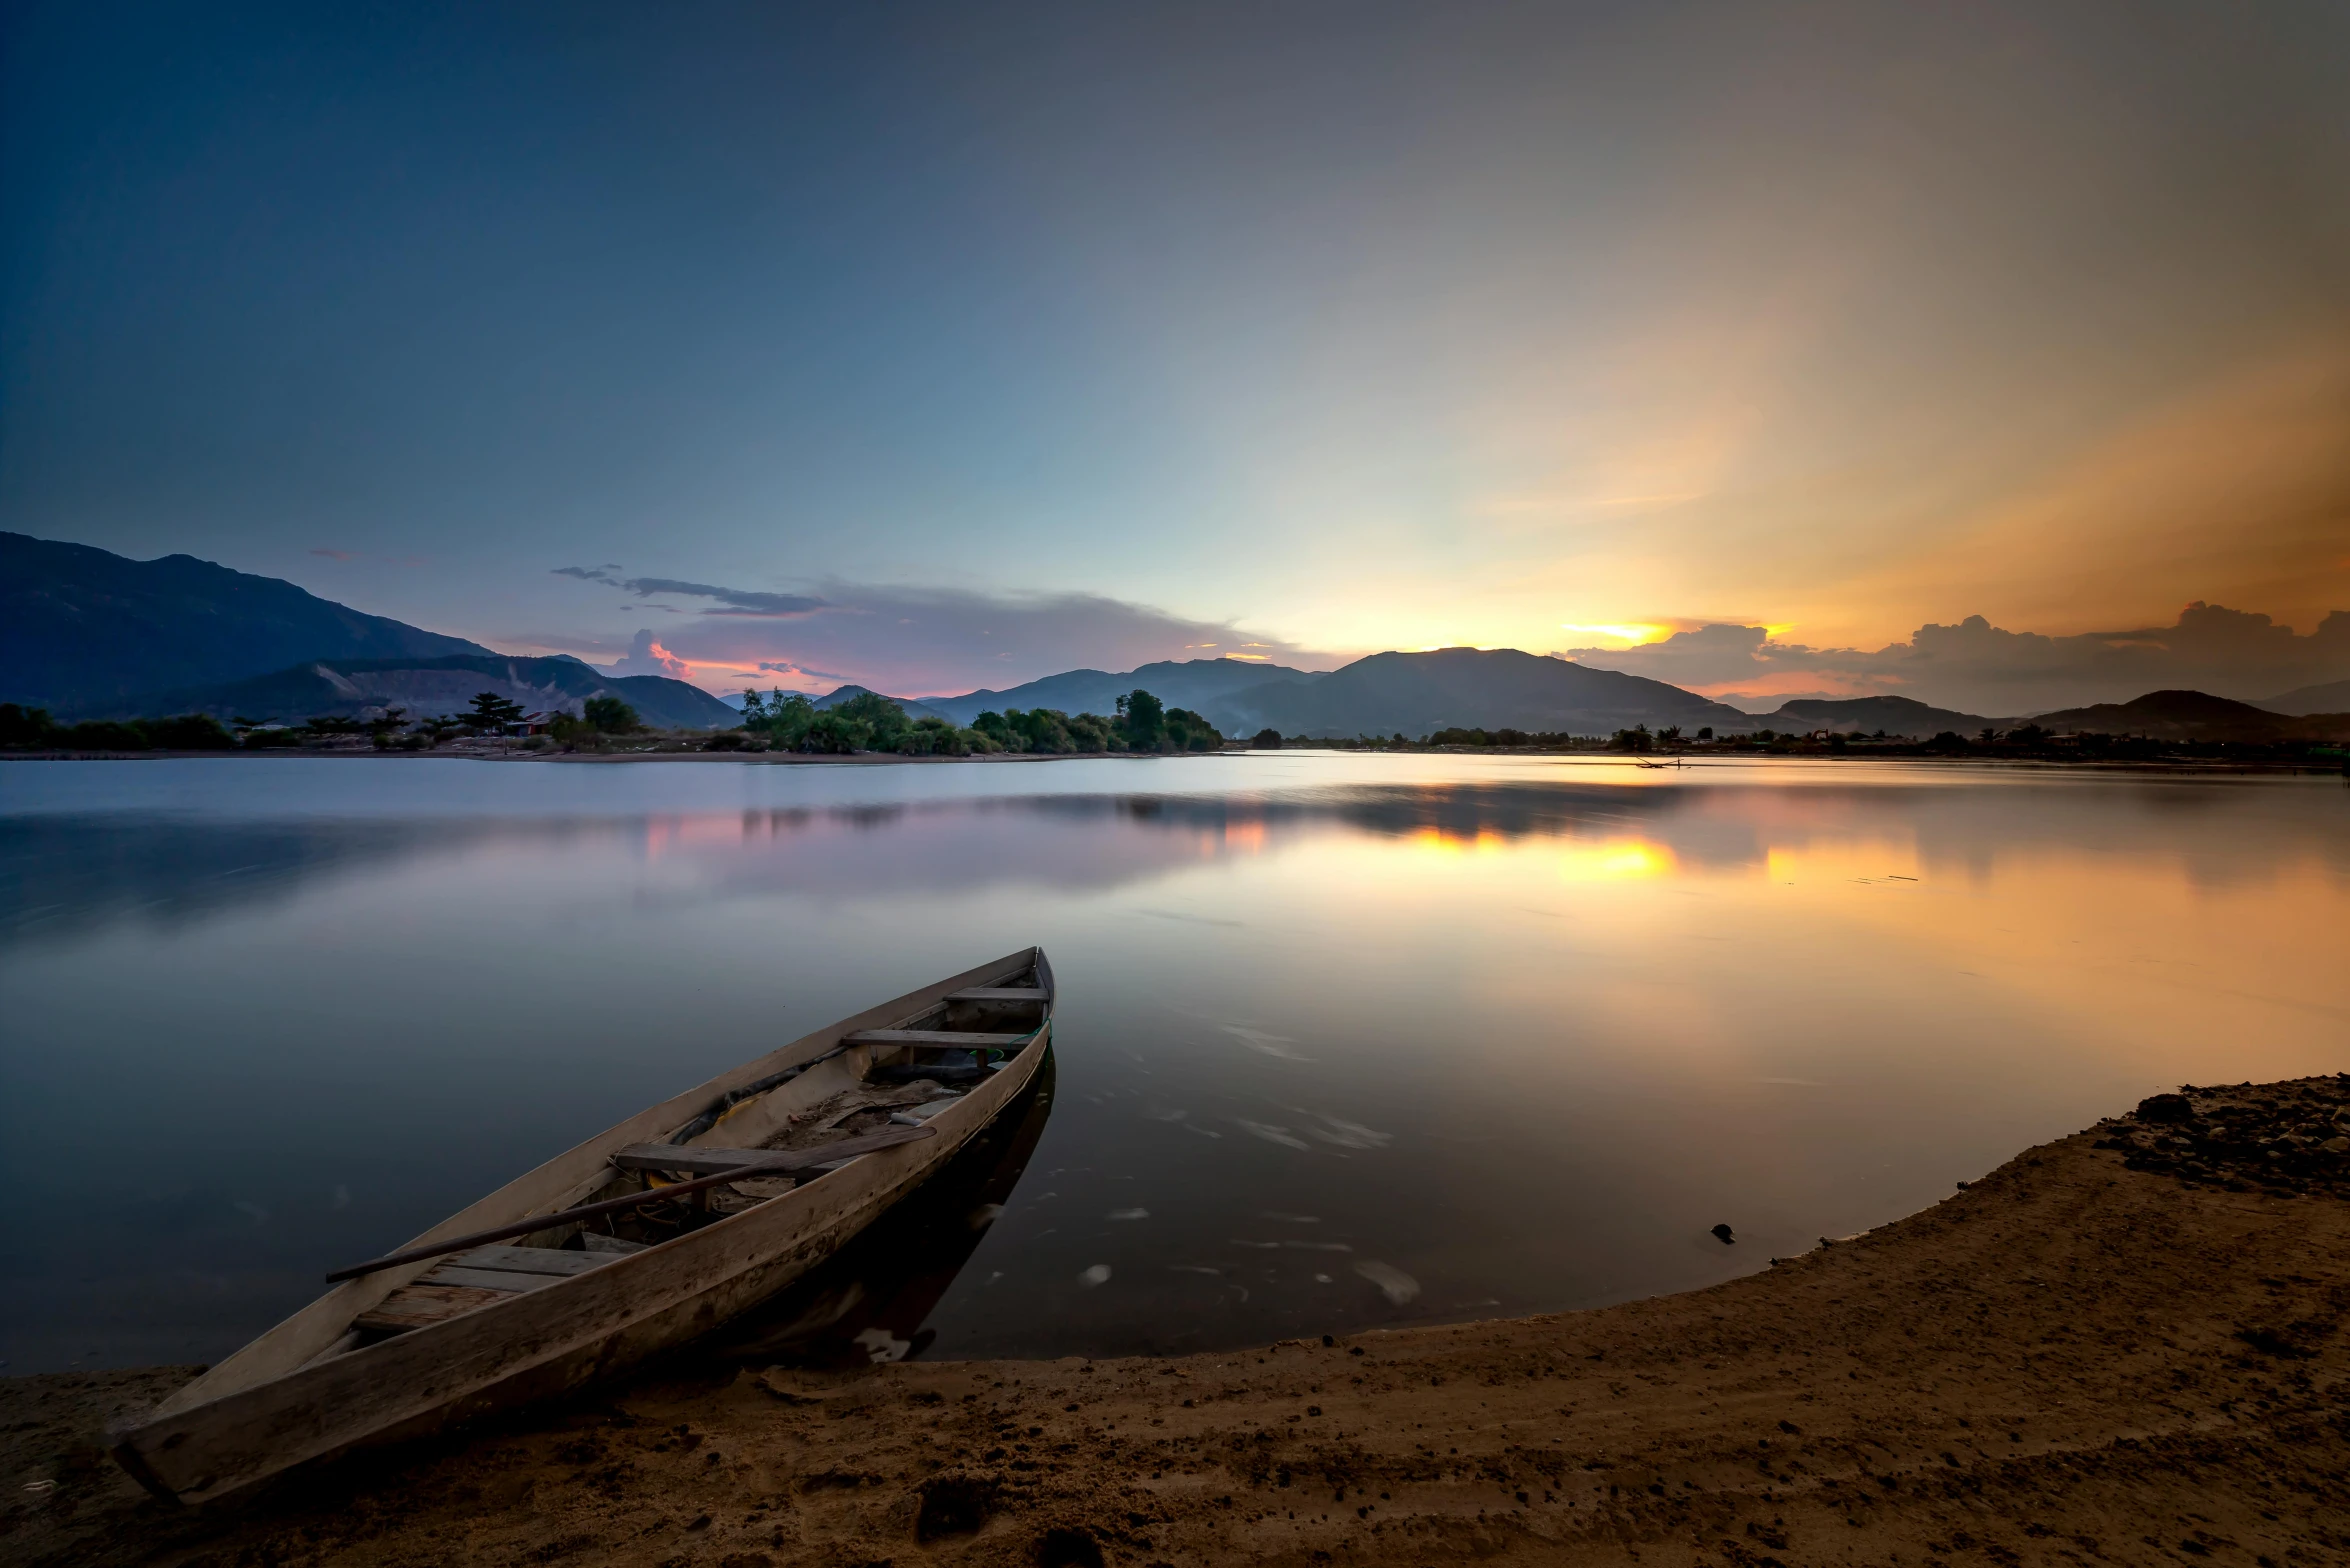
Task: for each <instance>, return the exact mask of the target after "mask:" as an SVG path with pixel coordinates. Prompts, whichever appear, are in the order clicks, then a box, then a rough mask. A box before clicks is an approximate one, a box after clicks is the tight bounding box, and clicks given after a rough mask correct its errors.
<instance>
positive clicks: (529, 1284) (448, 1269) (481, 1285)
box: [416, 1263, 571, 1296]
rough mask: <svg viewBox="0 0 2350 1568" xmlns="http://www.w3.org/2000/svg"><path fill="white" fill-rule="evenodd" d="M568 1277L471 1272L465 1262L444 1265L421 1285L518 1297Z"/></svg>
mask: <svg viewBox="0 0 2350 1568" xmlns="http://www.w3.org/2000/svg"><path fill="white" fill-rule="evenodd" d="M570 1277H571V1276H570V1275H568V1274H518V1273H515V1272H514V1271H513V1270H511V1269H469V1268H467V1267H465V1266H464V1265H463V1264H462V1263H444V1264H442V1265H441V1266H440V1267H439V1268H437V1269H434V1270H433V1271H432V1272H431V1273H429V1274H427V1275H425V1276H424V1277H423V1278H422V1279H419V1280H418V1281H417V1282H416V1283H417V1284H419V1285H471V1286H473V1287H474V1288H475V1289H477V1290H495V1291H502V1292H504V1293H505V1294H507V1295H509V1296H519V1295H521V1294H522V1293H523V1292H524V1291H529V1290H543V1289H544V1288H546V1287H547V1286H549V1285H560V1284H562V1283H563V1282H564V1281H565V1280H566V1279H569V1278H570Z"/></svg>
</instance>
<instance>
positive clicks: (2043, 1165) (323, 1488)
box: [0, 1078, 2350, 1568]
mask: <svg viewBox="0 0 2350 1568" xmlns="http://www.w3.org/2000/svg"><path fill="white" fill-rule="evenodd" d="M2346 1095H2350V1080H2344V1079H2334V1078H2327V1079H2320V1080H2308V1081H2304V1082H2302V1083H2299V1084H2293V1085H2269V1086H2263V1087H2259V1088H2251V1087H2246V1088H2239V1089H2232V1090H2226V1091H2215V1092H2212V1093H2207V1094H2199V1095H2198V1096H2196V1097H2195V1098H2194V1099H2193V1101H2191V1102H2188V1103H2187V1104H2186V1105H2185V1107H2184V1109H2182V1108H2181V1107H2178V1106H2170V1105H2160V1106H2156V1107H2155V1108H2154V1109H2153V1111H2152V1112H2151V1113H2150V1115H2149V1116H2148V1117H2147V1119H2146V1120H2144V1121H2142V1122H2141V1121H2130V1122H2125V1123H2119V1124H2109V1125H2104V1126H2101V1127H2099V1128H2094V1129H2091V1130H2089V1131H2088V1132H2084V1133H2081V1134H2079V1135H2076V1136H2074V1137H2071V1138H2067V1139H2063V1140H2061V1141H2059V1142H2056V1143H2053V1144H2049V1145H2047V1146H2044V1147H2042V1148H2039V1149H2034V1150H2032V1151H2030V1152H2028V1153H2026V1154H2023V1155H2020V1156H2018V1157H2017V1158H2016V1159H2014V1160H2012V1161H2010V1162H2009V1163H2008V1164H2006V1165H2004V1166H2002V1167H2001V1168H2000V1169H1999V1170H1997V1171H1995V1172H1993V1173H1991V1174H1990V1175H1989V1176H1987V1177H1985V1178H1984V1179H1982V1180H1980V1181H1978V1182H1976V1183H1974V1184H1972V1185H1971V1186H1970V1187H1969V1188H1968V1189H1967V1190H1965V1191H1962V1192H1959V1193H1957V1194H1955V1195H1953V1196H1952V1197H1951V1198H1950V1199H1948V1200H1946V1201H1945V1202H1943V1203H1941V1204H1938V1205H1936V1206H1935V1207H1934V1208H1932V1209H1929V1210H1926V1211H1924V1212H1923V1213H1919V1214H1915V1215H1912V1216H1910V1217H1909V1218H1907V1219H1904V1220H1901V1221H1898V1222H1896V1223H1894V1224H1891V1225H1887V1226H1885V1227H1883V1228H1882V1229H1879V1230H1876V1231H1872V1232H1870V1233H1869V1234H1867V1235H1865V1236H1862V1237H1857V1238H1853V1239H1851V1240H1847V1241H1844V1242H1840V1243H1836V1244H1834V1245H1829V1246H1824V1247H1821V1248H1819V1249H1817V1250H1815V1251H1812V1252H1810V1253H1807V1254H1805V1255H1804V1256H1802V1257H1800V1258H1796V1259H1792V1260H1788V1261H1783V1262H1780V1263H1778V1264H1776V1265H1774V1266H1773V1267H1771V1268H1769V1269H1768V1270H1766V1271H1764V1272H1761V1273H1758V1274H1755V1275H1752V1276H1749V1277H1747V1278H1743V1279H1740V1280H1736V1281H1733V1282H1731V1283H1729V1284H1726V1285H1722V1286H1719V1287H1716V1288H1714V1289H1711V1290H1706V1291H1700V1292H1696V1293H1694V1294H1690V1295H1682V1296H1672V1297H1664V1298H1659V1299H1655V1300H1649V1301H1641V1302H1634V1303H1630V1304H1627V1305H1624V1306H1619V1307H1612V1308H1609V1309H1606V1310H1604V1311H1596V1312H1586V1313H1576V1314H1570V1315H1562V1316H1552V1317H1540V1318H1531V1319H1523V1320H1516V1321H1509V1322H1486V1323H1470V1324H1461V1325H1456V1326H1449V1327H1435V1328H1422V1329H1413V1330H1407V1331H1401V1332H1396V1333H1387V1334H1369V1335H1361V1336H1355V1337H1350V1338H1348V1339H1344V1340H1341V1341H1337V1342H1335V1343H1325V1342H1323V1341H1320V1340H1312V1341H1286V1342H1283V1343H1280V1344H1276V1345H1272V1346H1268V1347H1264V1348H1262V1349H1257V1350H1251V1351H1246V1352H1237V1353H1228V1354H1222V1355H1203V1356H1195V1357H1188V1358H1182V1359H1174V1360H1122V1361H1101V1362H1083V1361H1076V1360H1069V1361H1058V1362H962V1363H936V1364H924V1363H914V1364H908V1365H898V1366H890V1367H881V1368H875V1369H873V1370H871V1371H867V1372H862V1373H858V1374H855V1375H818V1374H810V1373H805V1372H796V1371H789V1370H783V1369H774V1368H744V1369H738V1370H730V1371H724V1372H707V1373H696V1374H691V1375H688V1374H685V1373H681V1372H678V1371H675V1370H672V1371H670V1372H668V1373H665V1374H663V1375H659V1376H652V1377H647V1378H644V1379H641V1380H639V1381H637V1382H634V1383H631V1384H627V1385H623V1386H619V1387H616V1388H613V1389H609V1390H606V1391H605V1392H604V1393H603V1394H602V1396H601V1397H599V1398H596V1399H593V1400H587V1401H582V1402H580V1403H576V1404H573V1405H569V1406H564V1407H561V1408H555V1409H549V1410H545V1411H541V1412H539V1413H537V1414H535V1415H533V1416H530V1417H528V1418H526V1419H522V1420H519V1421H515V1422H512V1423H509V1424H507V1425H504V1426H500V1427H496V1428H492V1429H489V1430H485V1431H480V1432H477V1433H475V1434H473V1435H472V1436H471V1437H469V1438H463V1439H453V1440H449V1441H445V1442H442V1443H439V1444H437V1445H435V1446H432V1447H430V1448H425V1449H414V1450H408V1451H405V1452H401V1453H397V1454H393V1455H389V1456H378V1457H373V1458H361V1459H358V1460H354V1461H350V1462H346V1463H345V1464H343V1465H341V1466H339V1467H336V1468H333V1469H330V1470H328V1471H326V1472H324V1473H322V1474H317V1475H311V1476H307V1477H303V1478H299V1479H297V1480H294V1481H290V1482H287V1483H283V1484H281V1485H280V1486H279V1487H278V1488H277V1489H276V1490H275V1491H273V1492H271V1493H269V1494H267V1495H265V1496H263V1497H261V1498H259V1499H256V1500H255V1501H253V1502H251V1503H249V1504H246V1505H242V1506H238V1507H234V1508H223V1509H221V1510H219V1511H211V1510H196V1511H191V1510H184V1509H178V1508H174V1507H170V1506H167V1505H164V1504H160V1503H156V1502H152V1501H150V1500H148V1499H146V1498H145V1497H144V1496H143V1495H142V1494H140V1493H138V1492H137V1491H136V1490H135V1489H134V1488H133V1487H132V1486H131V1484H130V1483H129V1482H128V1481H127V1480H125V1479H124V1478H123V1477H121V1476H120V1475H118V1474H117V1473H116V1472H115V1471H114V1470H113V1469H112V1467H111V1466H110V1465H109V1464H108V1463H107V1462H106V1460H105V1459H104V1457H103V1455H102V1454H101V1453H99V1452H98V1450H97V1449H96V1447H95V1446H94V1444H93V1442H92V1434H94V1433H95V1432H96V1431H97V1430H98V1429H99V1428H100V1427H101V1426H102V1424H103V1422H104V1420H105V1419H106V1418H107V1417H108V1416H109V1415H111V1414H112V1413H115V1412H117V1411H120V1410H123V1409H127V1408H133V1407H136V1406H137V1405H139V1404H141V1403H144V1402H146V1401H149V1400H152V1399H154V1398H156V1397H158V1396H159V1395H160V1394H161V1393H162V1392H163V1391H164V1390H166V1389H167V1388H169V1387H170V1386H172V1384H173V1383H174V1382H176V1381H177V1379H178V1377H179V1376H180V1375H181V1374H179V1373H175V1372H171V1371H169V1370H165V1369H157V1370H155V1371H149V1372H139V1373H121V1374H106V1375H98V1376H88V1377H74V1376H50V1377H35V1378H22V1379H15V1380H11V1381H8V1382H5V1383H0V1476H5V1480H4V1482H0V1485H4V1486H5V1488H6V1495H5V1498H4V1499H0V1509H4V1510H5V1512H4V1514H0V1558H5V1559H6V1560H7V1561H9V1562H11V1563H19V1564H32V1563H60V1564H62V1563H76V1564H79V1563H116V1562H159V1563H186V1564H199V1563H201V1564H212V1565H220V1568H227V1565H231V1564H238V1565H244V1564H294V1563H351V1564H367V1565H373V1564H384V1565H390V1564H429V1563H448V1564H460V1563H464V1564H472V1563H486V1564H508V1563H511V1564H536V1563H579V1564H628V1565H636V1564H643V1565H647V1568H652V1565H708V1568H760V1565H763V1564H764V1565H780V1564H786V1563H792V1564H797V1563H808V1564H825V1565H839V1568H853V1565H861V1564H872V1563H880V1562H891V1563H896V1564H900V1565H904V1564H913V1563H929V1562H937V1563H942V1564H943V1563H962V1562H973V1563H1000V1564H1030V1563H1039V1562H1041V1563H1045V1564H1048V1565H1049V1564H1067V1563H1091V1562H1102V1563H1130V1564H1136V1565H1144V1564H1152V1563H1197V1562H1241V1561H1250V1562H1260V1561H1261V1562H1275V1563H1297V1564H1308V1563H1324V1562H1349V1563H1387V1562H1393V1563H1440V1562H1446V1561H1452V1560H1458V1559H1462V1558H1470V1557H1474V1558H1480V1559H1486V1560H1492V1561H1502V1562H1529V1563H1531V1562H1541V1563H1585V1562H1591V1563H1600V1562H1606V1563H1614V1562H1639V1563H1642V1564H1648V1565H1657V1564H1695V1563H1706V1564H1718V1565H1730V1568H1761V1565H1769V1564H1772V1563H1778V1564H1785V1565H1789V1568H1792V1565H1795V1564H1814V1563H1845V1562H1852V1563H1884V1562H1907V1563H1924V1562H1942V1561H1947V1562H1950V1563H1954V1564H1964V1563H2000V1564H2012V1563H2043V1562H2044V1563H2058V1562H2062V1563H2076V1564H2078V1563H2133V1564H2135V1563H2152V1562H2174V1561H2176V1562H2190V1561H2192V1562H2199V1563H2205V1562H2208V1563H2243V1564H2246V1565H2252V1564H2257V1563H2267V1564H2277V1565H2282V1564H2319V1563H2339V1562H2343V1561H2346V1560H2350V1473H2346V1472H2350V1407H2346V1405H2345V1400H2344V1395H2345V1393H2350V1343H2346V1340H2350V1336H2345V1335H2344V1334H2343V1333H2342V1332H2340V1330H2341V1326H2342V1320H2343V1317H2344V1314H2345V1311H2346V1310H2350V1201H2346V1199H2345V1195H2344V1194H2345V1186H2344V1182H2343V1176H2344V1174H2345V1173H2346V1172H2350V1161H2346V1160H2345V1158H2344V1155H2343V1152H2342V1151H2340V1150H2327V1149H2325V1148H2324V1146H2323V1145H2324V1143H2325V1141H2326V1135H2327V1128H2328V1124H2329V1123H2330V1120H2331V1118H2333V1117H2334V1116H2336V1115H2340V1114H2344V1113H2343V1107H2344V1105H2345V1097H2346ZM2151 1103H2152V1102H2150V1104H2151ZM2231 1109H2232V1110H2234V1111H2235V1112H2236V1113H2237V1114H2236V1115H2235V1118H2234V1119H2233V1120H2230V1119H2229V1117H2228V1115H2227V1114H2225V1113H2228V1112H2229V1111H2231ZM2343 1127H2350V1121H2346V1122H2345V1123H2344V1124H2343V1126H2337V1127H2335V1128H2334V1132H2336V1133H2338V1132H2340V1131H2341V1130H2343ZM2284 1132H2293V1133H2296V1134H2297V1136H2296V1138H2295V1139H2293V1140H2289V1141H2286V1142H2281V1143H2280V1142H2268V1143H2264V1142H2263V1141H2262V1140H2264V1139H2273V1138H2275V1137H2276V1136H2277V1135H2278V1134H2279V1133H2284ZM2141 1145H2142V1146H2144V1147H2143V1148H2141V1147H2140V1146H2141ZM2231 1189H2233V1190H2231ZM44 1483H47V1484H44ZM28 1484H29V1485H30V1486H31V1487H32V1489H31V1490H26V1489H25V1488H26V1487H27V1486H28Z"/></svg>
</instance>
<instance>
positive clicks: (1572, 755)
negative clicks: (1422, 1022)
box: [0, 743, 2350, 778]
mask: <svg viewBox="0 0 2350 1568" xmlns="http://www.w3.org/2000/svg"><path fill="white" fill-rule="evenodd" d="M1284 753H1288V754H1293V755H1299V756H1312V757H1368V756H1380V757H1499V758H1525V759H1529V760H1531V759H1535V758H1545V759H1557V760H1574V761H1583V762H1590V763H1605V764H1613V765H1616V766H1619V767H1624V766H1628V767H1633V768H1637V769H1639V770H1641V771H1643V772H1668V773H1669V772H1685V771H1688V770H1689V769H1692V768H1695V769H1704V768H1708V767H1712V766H1716V765H1719V764H1723V763H1746V764H1754V763H1787V762H1826V763H1834V764H1837V765H1840V766H1849V765H1852V764H1870V763H1873V764H1878V765H1883V764H1886V763H1909V764H1916V763H1930V764H1937V765H1940V766H1944V767H1962V768H1980V769H1984V770H1987V771H1988V770H2009V771H2023V770H2029V771H2037V772H2094V773H2116V774H2215V775H2227V774H2263V775H2267V774H2275V775H2302V774H2306V775H2310V776H2313V777H2317V778H2333V777H2337V776H2341V777H2350V765H2345V766H2344V767H2343V768H2340V769H2337V768H2334V767H2327V766H2313V765H2311V764H2310V763H2309V762H2307V761H2294V760H2290V759H2286V758H2263V757H2237V758H2223V757H2211V758H2201V757H1969V756H1952V755H1948V754H1943V753H1931V752H1928V753H1898V754H1892V755H1885V754H1870V753H1865V752H1864V753H1860V754H1854V753H1852V752H1848V751H1846V752H1838V751H1828V750H1821V751H1816V752H1794V753H1785V752H1762V751H1751V752H1742V751H1720V752H1702V753H1675V752H1666V753H1641V752H1621V751H1602V750H1584V749H1580V748H1577V749H1566V748H1548V747H1535V746H1380V747H1358V746H1284V747H1282V748H1280V750H1279V751H1274V750H1270V749H1265V750H1259V749H1256V748H1250V747H1237V748H1225V749H1221V750H1217V751H1197V752H1172V753H1161V752H1135V751H1080V752H1019V751H1002V752H973V753H971V754H969V755H967V756H960V757H955V756H937V755H932V756H907V755H904V754H903V753H898V752H880V751H872V752H867V751H860V752H848V753H830V752H785V751H765V752H762V751H705V750H701V749H698V748H697V749H694V750H681V751H657V750H649V751H608V752H580V751H555V750H545V751H526V750H523V749H521V748H519V747H511V748H501V749H480V750H475V749H467V748H465V747H463V746H462V744H461V743H460V744H459V745H453V746H449V747H445V748H436V749H434V750H430V751H405V750H391V751H376V750H372V749H365V748H358V747H349V748H327V747H319V748H315V749H309V748H301V747H280V746H272V747H264V748H256V749H252V750H243V749H240V750H234V751H226V750H224V751H167V750H161V749H157V750H150V751H62V750H61V751H13V752H0V762H186V761H198V760H202V761H224V760H225V761H263V760H280V761H282V760H324V759H331V760H334V761H342V762H493V763H567V764H591V765H594V764H606V765H608V764H626V763H653V762H688V763H733V764H736V765H738V766H744V767H787V768H798V767H864V768H878V767H906V766H913V767H936V766H950V765H959V764H966V763H978V764H982V765H986V766H1003V765H1006V764H1014V763H1031V762H1101V761H1118V762H1138V763H1140V762H1185V761H1199V760H1203V759H1207V758H1238V757H1271V756H1279V755H1282V754H1284Z"/></svg>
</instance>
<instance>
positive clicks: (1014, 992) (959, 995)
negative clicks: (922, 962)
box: [947, 985, 1053, 1002]
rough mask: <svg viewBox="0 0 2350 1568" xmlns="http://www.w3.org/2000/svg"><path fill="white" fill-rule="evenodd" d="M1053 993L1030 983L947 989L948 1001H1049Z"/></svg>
mask: <svg viewBox="0 0 2350 1568" xmlns="http://www.w3.org/2000/svg"><path fill="white" fill-rule="evenodd" d="M1052 999H1053V993H1052V992H1050V991H1046V990H1043V989H1040V988H1039V987H1036V986H1031V985H975V986H972V987H970V988H969V989H968V990H962V991H949V992H948V993H947V1000H948V1001H950V1002H1049V1001H1051V1000H1052Z"/></svg>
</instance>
